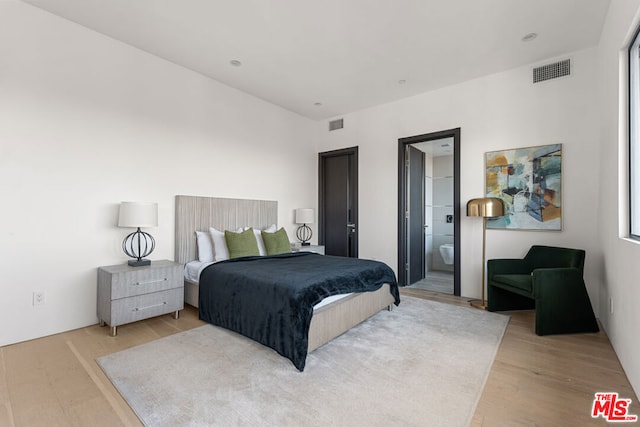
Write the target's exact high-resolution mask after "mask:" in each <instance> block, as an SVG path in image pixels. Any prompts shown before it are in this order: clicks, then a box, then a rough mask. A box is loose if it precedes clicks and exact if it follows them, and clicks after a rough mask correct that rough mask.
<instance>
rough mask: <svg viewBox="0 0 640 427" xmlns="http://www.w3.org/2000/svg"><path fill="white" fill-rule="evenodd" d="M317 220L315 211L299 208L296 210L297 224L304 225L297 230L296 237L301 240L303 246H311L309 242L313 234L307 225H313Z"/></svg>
mask: <svg viewBox="0 0 640 427" xmlns="http://www.w3.org/2000/svg"><path fill="white" fill-rule="evenodd" d="M314 220H315V215H314V213H313V209H309V208H299V209H296V224H302V225H301V226H300V227H298V229H297V230H296V237H297V238H298V240H300V242H301V244H302V246H309V240H311V236H312V234H313V233H312V232H311V227H309V226H308V225H307V224H312V223H313V221H314Z"/></svg>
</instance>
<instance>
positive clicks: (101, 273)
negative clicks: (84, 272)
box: [98, 260, 184, 337]
mask: <svg viewBox="0 0 640 427" xmlns="http://www.w3.org/2000/svg"><path fill="white" fill-rule="evenodd" d="M183 308H184V270H183V266H182V264H178V263H177V262H173V261H167V260H163V261H153V262H151V265H149V266H144V267H130V266H129V265H127V264H119V265H111V266H108V267H100V268H98V319H99V320H100V326H104V325H105V323H106V324H108V325H109V326H110V327H111V331H110V333H111V336H112V337H115V336H116V334H117V327H118V326H120V325H123V324H125V323H131V322H135V321H138V320H142V319H148V318H150V317H155V316H160V315H163V314H168V313H174V318H175V319H177V318H178V313H179V310H182V309H183Z"/></svg>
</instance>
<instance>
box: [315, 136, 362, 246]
mask: <svg viewBox="0 0 640 427" xmlns="http://www.w3.org/2000/svg"><path fill="white" fill-rule="evenodd" d="M318 182H319V191H318V194H319V199H320V200H319V215H318V220H319V231H320V236H319V240H320V244H323V245H324V250H325V254H327V255H337V256H345V257H354V258H356V257H357V256H358V149H357V147H354V148H347V149H344V150H337V151H330V152H326V153H320V154H319V180H318Z"/></svg>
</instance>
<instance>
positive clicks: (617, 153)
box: [595, 0, 640, 394]
mask: <svg viewBox="0 0 640 427" xmlns="http://www.w3.org/2000/svg"><path fill="white" fill-rule="evenodd" d="M639 13H640V1H638V0H619V1H613V2H611V5H610V6H609V12H608V15H607V19H606V22H605V26H604V29H603V32H602V36H601V40H600V44H599V46H598V64H599V83H600V85H599V86H600V87H599V89H600V98H599V99H600V104H599V106H600V109H599V111H598V113H599V117H600V121H601V134H600V139H601V142H602V143H601V146H600V150H599V153H598V154H599V155H600V161H601V168H600V175H599V176H600V181H601V182H602V186H601V189H600V191H599V192H598V193H597V195H598V197H597V198H596V199H595V200H596V201H597V205H598V206H599V207H600V212H599V221H598V224H599V233H598V237H599V240H600V242H601V244H602V247H603V254H604V257H603V268H602V272H601V275H602V281H603V283H602V287H601V288H600V301H601V304H600V311H599V317H600V321H601V322H602V323H603V324H604V327H605V329H606V331H607V335H608V336H609V339H610V340H611V343H612V345H613V347H614V349H615V350H616V354H617V355H618V358H619V359H620V362H621V363H622V366H623V367H624V370H625V372H626V374H627V377H628V378H629V380H630V382H631V385H632V386H633V388H634V390H635V392H636V394H640V358H639V357H638V355H639V354H640V342H639V341H638V333H637V331H638V325H640V310H638V301H640V282H639V281H638V277H640V263H639V262H638V260H639V259H640V243H638V242H635V241H631V240H629V239H625V238H624V237H625V236H627V235H628V205H627V202H626V200H627V194H628V191H629V190H628V186H627V162H628V160H627V159H628V157H627V126H628V121H627V106H626V102H627V101H626V97H627V95H626V91H627V82H626V79H627V72H626V67H627V60H626V49H627V47H628V45H629V44H630V42H631V40H632V38H633V35H634V33H635V31H636V29H637V28H638V25H640V22H639V21H640V20H639V17H638V15H639ZM609 299H611V300H612V301H613V313H610V309H609Z"/></svg>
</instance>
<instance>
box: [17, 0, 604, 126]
mask: <svg viewBox="0 0 640 427" xmlns="http://www.w3.org/2000/svg"><path fill="white" fill-rule="evenodd" d="M23 1H25V2H26V3H29V4H32V5H35V6H37V7H40V8H42V9H45V10H47V11H49V12H52V13H54V14H56V15H59V16H61V17H63V18H66V19H69V20H71V21H74V22H76V23H78V24H81V25H83V26H85V27H88V28H91V29H93V30H95V31H98V32H100V33H103V34H106V35H108V36H110V37H113V38H114V39H117V40H120V41H122V42H124V43H127V44H129V45H132V46H135V47H137V48H139V49H142V50H144V51H147V52H149V53H152V54H154V55H157V56H159V57H162V58H165V59H167V60H169V61H171V62H174V63H176V64H179V65H182V66H184V67H187V68H189V69H191V70H194V71H197V72H199V73H201V74H204V75H206V76H209V77H211V78H213V79H215V80H218V81H220V82H222V83H225V84H227V85H229V86H232V87H235V88H237V89H240V90H242V91H244V92H248V93H250V94H253V95H255V96H257V97H259V98H262V99H264V100H267V101H269V102H271V103H273V104H276V105H280V106H282V107H284V108H286V109H288V110H291V111H294V112H297V113H299V114H301V115H304V116H307V117H310V118H312V119H325V118H329V117H334V116H337V115H341V114H346V113H349V112H352V111H356V110H359V109H362V108H366V107H370V106H374V105H378V104H382V103H386V102H390V101H394V100H397V99H401V98H405V97H408V96H413V95H416V94H419V93H423V92H426V91H429V90H433V89H436V88H440V87H443V86H447V85H451V84H455V83H458V82H461V81H465V80H469V79H472V78H475V77H480V76H483V75H487V74H492V73H495V72H499V71H502V70H506V69H509V68H514V67H517V66H521V65H525V64H529V63H535V62H539V61H542V60H545V59H548V58H553V57H558V56H562V55H563V54H566V53H569V52H572V51H576V50H580V49H583V48H587V47H591V46H594V45H596V44H597V42H598V39H599V36H600V32H601V30H602V25H603V22H604V18H605V15H606V13H607V9H608V6H609V0H438V1H436V0H108V1H107V0H23ZM532 32H535V33H538V37H537V38H536V39H534V40H533V41H530V42H526V43H525V42H522V41H521V39H522V37H523V36H525V35H526V34H528V33H532ZM231 60H239V61H241V62H242V65H241V66H240V67H234V66H232V65H230V61H231ZM400 80H404V81H405V83H404V84H401V83H399V81H400ZM316 103H321V104H322V105H315V104H316Z"/></svg>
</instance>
